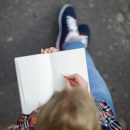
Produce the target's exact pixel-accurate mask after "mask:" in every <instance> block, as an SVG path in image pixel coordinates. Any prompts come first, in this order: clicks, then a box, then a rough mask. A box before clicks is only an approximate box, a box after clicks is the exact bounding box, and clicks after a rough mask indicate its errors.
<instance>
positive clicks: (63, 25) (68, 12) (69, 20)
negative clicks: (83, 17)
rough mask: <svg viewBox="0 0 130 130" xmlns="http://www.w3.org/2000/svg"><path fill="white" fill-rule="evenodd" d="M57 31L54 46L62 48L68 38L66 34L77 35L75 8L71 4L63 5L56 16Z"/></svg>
mask: <svg viewBox="0 0 130 130" xmlns="http://www.w3.org/2000/svg"><path fill="white" fill-rule="evenodd" d="M58 24H59V33H58V37H57V41H56V48H57V49H59V50H62V49H63V44H64V42H65V41H66V38H67V39H68V37H67V36H68V34H70V32H71V34H72V35H79V32H78V26H77V20H76V13H75V9H74V7H73V6H72V5H71V4H67V5H65V6H63V8H62V9H61V11H60V14H59V17H58Z"/></svg>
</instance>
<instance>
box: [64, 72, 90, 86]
mask: <svg viewBox="0 0 130 130" xmlns="http://www.w3.org/2000/svg"><path fill="white" fill-rule="evenodd" d="M64 79H65V83H66V86H69V88H70V86H71V87H76V88H83V89H86V88H87V87H88V83H87V81H86V80H85V79H84V78H83V77H82V76H81V75H79V74H77V73H76V74H71V75H64ZM70 89H71V88H70Z"/></svg>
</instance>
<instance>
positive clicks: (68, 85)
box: [64, 78, 72, 90]
mask: <svg viewBox="0 0 130 130" xmlns="http://www.w3.org/2000/svg"><path fill="white" fill-rule="evenodd" d="M64 81H65V86H66V87H67V89H69V90H70V89H72V87H71V85H70V83H69V81H68V80H67V79H66V78H64Z"/></svg>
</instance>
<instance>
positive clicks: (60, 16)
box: [56, 4, 72, 50]
mask: <svg viewBox="0 0 130 130" xmlns="http://www.w3.org/2000/svg"><path fill="white" fill-rule="evenodd" d="M69 6H72V5H71V4H66V5H64V6H63V7H62V9H61V11H60V14H59V17H58V24H59V33H58V36H57V41H56V48H57V49H59V50H60V39H61V33H62V23H61V21H62V20H61V19H62V15H63V12H64V10H65V9H66V8H67V7H69Z"/></svg>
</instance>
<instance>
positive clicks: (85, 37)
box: [78, 24, 91, 47]
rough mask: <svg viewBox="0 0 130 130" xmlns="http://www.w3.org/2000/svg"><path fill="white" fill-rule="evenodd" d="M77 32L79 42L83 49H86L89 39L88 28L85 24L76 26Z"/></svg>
mask: <svg viewBox="0 0 130 130" xmlns="http://www.w3.org/2000/svg"><path fill="white" fill-rule="evenodd" d="M78 30H79V34H80V36H81V42H82V43H83V44H84V45H85V47H87V46H88V44H89V43H90V39H91V31H90V27H89V26H88V25H87V24H80V25H78Z"/></svg>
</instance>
